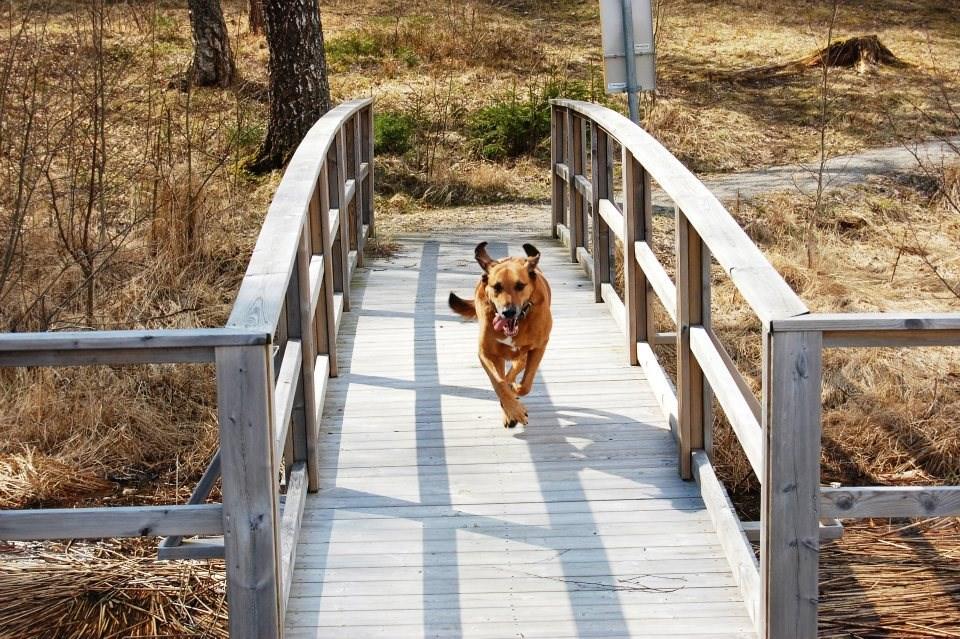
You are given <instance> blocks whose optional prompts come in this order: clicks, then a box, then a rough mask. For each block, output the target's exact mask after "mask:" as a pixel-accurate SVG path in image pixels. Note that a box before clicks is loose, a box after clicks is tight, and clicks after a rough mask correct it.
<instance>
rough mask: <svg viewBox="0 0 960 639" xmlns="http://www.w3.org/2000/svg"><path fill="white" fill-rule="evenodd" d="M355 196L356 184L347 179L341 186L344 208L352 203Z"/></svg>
mask: <svg viewBox="0 0 960 639" xmlns="http://www.w3.org/2000/svg"><path fill="white" fill-rule="evenodd" d="M356 194H357V183H356V181H355V180H354V179H353V178H350V179H348V180H347V181H346V182H344V184H343V203H344V207H347V208H349V204H350V203H351V202H353V198H354V197H355V196H356Z"/></svg>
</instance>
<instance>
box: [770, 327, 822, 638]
mask: <svg viewBox="0 0 960 639" xmlns="http://www.w3.org/2000/svg"><path fill="white" fill-rule="evenodd" d="M763 363H764V375H763V407H762V410H763V433H764V447H765V450H764V454H763V461H764V469H763V477H762V492H761V504H762V518H761V522H762V523H761V527H760V579H761V584H762V596H761V601H760V611H761V624H760V628H761V633H760V634H761V636H762V637H763V638H764V639H814V638H815V637H816V636H817V597H818V585H817V564H818V560H819V552H820V531H819V519H820V517H819V510H820V507H819V505H820V388H821V378H822V366H823V364H822V334H821V333H819V332H814V331H811V332H772V331H769V330H765V332H764V359H763Z"/></svg>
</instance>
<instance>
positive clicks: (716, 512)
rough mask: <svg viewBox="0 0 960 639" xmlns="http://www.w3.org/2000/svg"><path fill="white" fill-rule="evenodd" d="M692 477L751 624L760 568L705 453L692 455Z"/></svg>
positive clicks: (757, 612)
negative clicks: (701, 494) (698, 488)
mask: <svg viewBox="0 0 960 639" xmlns="http://www.w3.org/2000/svg"><path fill="white" fill-rule="evenodd" d="M693 473H694V477H695V478H696V480H697V485H698V486H700V489H701V491H702V492H703V502H704V503H705V504H706V506H707V512H709V513H710V518H711V520H712V521H713V525H714V527H715V528H716V531H717V535H718V536H719V538H720V545H721V546H723V552H724V555H726V558H727V561H728V562H729V564H730V568H731V570H732V571H733V577H734V580H735V581H736V582H737V586H738V587H739V588H740V593H741V594H742V595H743V601H744V602H745V603H746V606H747V610H748V611H749V613H750V618H751V619H752V620H753V622H754V623H755V624H756V623H759V620H760V567H759V565H758V562H757V557H756V555H754V554H753V546H751V545H750V542H749V541H748V540H747V537H746V535H745V534H744V532H743V530H742V529H741V527H740V518H739V517H737V511H736V509H735V508H734V507H733V502H731V501H730V496H729V495H727V491H726V489H725V488H724V487H723V484H722V483H721V482H720V480H719V479H718V478H717V475H716V473H715V472H714V469H713V464H711V463H710V458H709V457H708V456H707V454H706V452H705V451H702V450H696V451H694V452H693Z"/></svg>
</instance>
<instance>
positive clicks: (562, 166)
mask: <svg viewBox="0 0 960 639" xmlns="http://www.w3.org/2000/svg"><path fill="white" fill-rule="evenodd" d="M555 172H556V174H557V176H559V177H560V179H561V180H563V181H564V182H567V183H569V182H570V167H569V166H568V165H567V164H566V162H557V164H556V171H555Z"/></svg>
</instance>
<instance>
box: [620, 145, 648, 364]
mask: <svg viewBox="0 0 960 639" xmlns="http://www.w3.org/2000/svg"><path fill="white" fill-rule="evenodd" d="M648 185H649V179H648V178H647V175H646V171H644V169H643V167H642V166H641V165H640V163H639V162H637V160H636V159H635V158H634V157H633V154H632V153H630V151H628V150H627V149H626V148H624V149H623V222H624V233H623V238H624V240H623V296H624V300H623V303H624V305H625V306H626V309H627V354H628V356H629V358H630V364H631V365H633V366H636V365H638V364H639V361H638V360H637V342H648V341H650V340H649V337H650V335H649V334H648V332H647V330H648V328H647V327H648V324H649V322H648V317H649V313H650V310H649V302H648V300H647V278H646V276H644V274H643V270H642V269H641V268H640V265H639V264H637V258H636V242H638V241H643V240H646V239H647V235H648V227H647V218H648V216H649V210H648V209H647V198H648V191H649V188H648Z"/></svg>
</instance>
